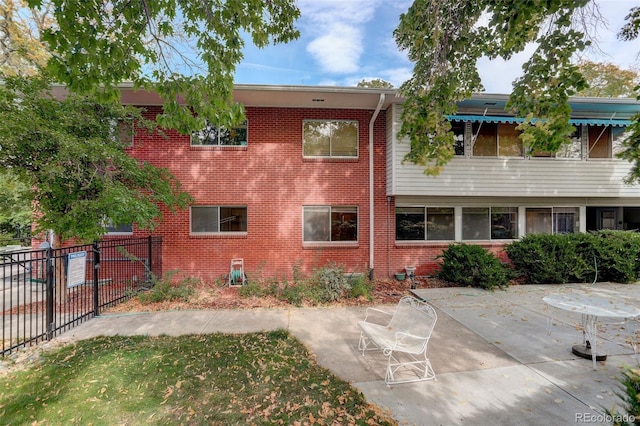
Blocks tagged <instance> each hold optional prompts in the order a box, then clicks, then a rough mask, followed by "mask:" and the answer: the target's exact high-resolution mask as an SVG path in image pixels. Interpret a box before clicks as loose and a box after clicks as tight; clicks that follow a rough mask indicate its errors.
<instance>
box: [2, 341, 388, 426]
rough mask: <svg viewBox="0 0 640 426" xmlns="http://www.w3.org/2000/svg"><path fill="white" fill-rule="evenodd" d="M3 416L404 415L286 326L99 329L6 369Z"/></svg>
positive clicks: (250, 419) (204, 419)
mask: <svg viewBox="0 0 640 426" xmlns="http://www.w3.org/2000/svg"><path fill="white" fill-rule="evenodd" d="M0 419H2V424H3V425H25V424H34V425H35V424H37V425H40V424H83V425H87V424H93V425H114V424H117V425H124V424H126V425H137V424H171V425H173V424H189V425H199V424H203V425H205V424H206V425H210V424H217V425H228V424H284V425H290V424H296V423H299V424H305V423H306V424H314V423H319V424H395V422H394V421H393V420H392V419H391V418H390V417H388V416H387V415H386V414H385V413H382V412H381V411H380V410H379V409H377V408H376V407H374V406H372V405H369V404H368V403H367V402H366V401H365V399H364V396H363V395H362V394H361V393H360V392H359V391H357V390H356V389H354V388H353V387H351V386H350V385H349V384H348V383H347V382H345V381H343V380H341V379H339V378H337V377H335V376H334V375H333V374H331V373H330V372H329V371H328V370H327V369H325V368H322V367H320V366H318V365H317V364H316V363H315V361H313V360H312V359H311V358H310V356H309V353H308V352H307V350H306V349H305V347H304V346H303V345H302V344H301V343H300V342H299V341H297V340H296V339H295V338H293V337H291V336H290V335H289V334H288V333H287V332H286V331H275V332H264V333H253V334H238V335H228V334H210V335H191V336H180V337H169V336H161V337H142V336H134V337H123V336H116V337H98V338H94V339H90V340H83V341H79V342H77V343H75V344H70V345H67V346H64V347H62V348H60V349H57V350H55V351H51V352H49V353H46V354H45V355H44V356H43V357H42V359H41V361H40V362H39V363H38V364H36V365H34V366H32V367H30V368H29V369H27V370H23V371H15V372H13V373H11V374H9V375H7V376H5V377H2V378H0Z"/></svg>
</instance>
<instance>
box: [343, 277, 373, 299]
mask: <svg viewBox="0 0 640 426" xmlns="http://www.w3.org/2000/svg"><path fill="white" fill-rule="evenodd" d="M348 279H350V280H351V290H350V291H349V297H351V298H353V299H357V298H358V297H364V298H366V299H368V300H372V299H373V283H372V282H371V280H369V279H368V278H367V277H366V276H365V275H364V274H352V275H350V276H349V277H348Z"/></svg>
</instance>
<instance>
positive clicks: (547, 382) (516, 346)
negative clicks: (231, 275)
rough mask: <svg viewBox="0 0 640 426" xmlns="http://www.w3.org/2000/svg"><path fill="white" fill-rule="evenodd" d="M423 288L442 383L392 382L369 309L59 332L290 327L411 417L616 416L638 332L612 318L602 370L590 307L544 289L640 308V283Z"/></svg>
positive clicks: (528, 420)
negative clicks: (363, 323)
mask: <svg viewBox="0 0 640 426" xmlns="http://www.w3.org/2000/svg"><path fill="white" fill-rule="evenodd" d="M414 292H415V294H416V295H417V296H419V297H421V298H424V299H426V300H428V301H429V303H431V304H432V305H433V306H435V307H436V309H437V312H438V323H437V324H436V328H435V331H434V335H433V337H432V339H431V341H430V344H429V345H430V347H429V358H430V359H431V363H432V365H433V368H434V370H435V372H436V377H437V381H430V382H419V383H412V384H402V385H395V386H392V387H388V386H386V385H385V383H384V380H383V379H384V371H385V358H384V357H382V356H381V355H380V354H379V353H377V352H368V353H367V354H366V356H362V355H361V353H360V352H358V350H357V344H358V337H359V331H358V327H357V325H356V323H357V321H358V320H360V319H362V318H363V317H364V313H365V308H338V307H335V308H334V307H332V308H291V309H253V310H210V311H172V312H154V313H139V314H113V315H103V316H100V317H98V318H95V319H92V320H90V321H88V322H86V323H84V324H82V325H80V326H79V327H77V328H75V329H73V330H71V331H68V332H66V333H65V334H63V335H62V336H60V337H59V338H61V339H68V338H78V339H84V338H89V337H93V336H97V335H116V334H121V335H136V334H142V335H161V334H167V335H179V334H192V333H215V332H224V333H245V332H253V331H261V330H274V329H287V330H289V331H290V332H291V333H292V334H293V335H294V336H296V337H297V338H298V339H300V340H301V341H302V342H304V344H305V345H307V347H308V348H309V349H310V350H311V351H312V352H313V353H314V354H315V356H316V358H317V362H318V363H319V364H320V365H322V366H324V367H326V368H328V369H330V370H331V371H332V372H334V373H335V374H336V375H338V376H340V377H342V378H343V379H345V380H347V381H349V382H351V383H353V385H354V386H355V387H357V388H358V389H360V390H361V391H362V392H363V393H364V395H365V396H366V398H367V399H368V400H369V401H370V402H372V403H374V404H378V405H380V406H382V407H387V408H388V409H389V410H390V411H391V413H392V415H393V416H394V418H396V419H397V420H398V421H399V423H400V424H415V425H456V424H464V425H487V424H492V425H514V424H518V425H541V424H544V425H566V424H580V423H589V424H610V422H607V419H606V418H604V415H603V408H611V407H613V406H614V405H615V404H619V403H620V401H619V399H618V397H616V396H615V394H614V391H617V390H618V388H619V383H618V381H617V379H618V378H619V377H620V374H621V371H622V368H623V367H624V366H629V365H635V364H637V360H636V356H635V355H634V351H633V348H632V347H631V346H630V345H628V344H627V343H626V341H628V340H629V333H628V332H627V330H626V329H625V328H624V327H623V326H622V325H620V324H605V323H604V322H601V323H600V327H599V329H600V331H599V339H598V347H599V348H603V350H604V353H606V354H607V355H608V358H607V360H606V361H604V362H599V363H598V366H597V369H596V370H594V369H593V366H592V363H591V361H590V360H586V359H582V358H578V357H576V356H574V355H573V354H572V353H571V346H572V345H575V344H579V343H582V332H581V331H580V316H579V315H576V314H573V313H570V312H564V311H559V310H556V309H554V308H549V307H547V306H546V305H545V304H544V302H543V301H542V297H543V296H545V295H547V294H550V293H558V292H561V293H570V292H582V293H592V294H594V295H598V296H601V297H608V298H620V299H623V300H625V301H627V302H628V303H629V304H632V305H636V306H640V285H618V284H597V285H563V286H557V285H553V286H551V285H549V286H514V287H511V288H509V289H508V290H506V291H495V292H489V291H484V290H478V289H472V288H442V289H418V290H415V291H414ZM383 308H389V309H391V308H392V307H391V306H389V307H383ZM551 317H553V318H554V320H553V322H552V323H551V326H550V327H549V329H550V334H548V333H547V329H548V324H549V323H548V320H549V318H551ZM631 336H632V337H633V338H634V339H633V340H637V338H638V336H637V335H636V334H634V333H632V334H631ZM599 352H600V350H599Z"/></svg>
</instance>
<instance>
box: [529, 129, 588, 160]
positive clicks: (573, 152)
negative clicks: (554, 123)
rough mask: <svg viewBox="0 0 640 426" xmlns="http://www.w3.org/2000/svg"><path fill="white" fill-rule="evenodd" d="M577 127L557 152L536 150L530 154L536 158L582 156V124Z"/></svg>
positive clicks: (575, 157)
mask: <svg viewBox="0 0 640 426" xmlns="http://www.w3.org/2000/svg"><path fill="white" fill-rule="evenodd" d="M575 127H576V130H575V131H574V132H573V133H572V134H571V136H570V137H569V140H568V141H567V143H565V144H562V146H560V148H558V150H557V151H556V152H551V151H534V152H531V153H530V156H531V157H536V158H540V157H542V158H553V157H555V158H573V159H580V158H582V126H580V125H576V126H575Z"/></svg>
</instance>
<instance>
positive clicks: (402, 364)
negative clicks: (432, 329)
mask: <svg viewBox="0 0 640 426" xmlns="http://www.w3.org/2000/svg"><path fill="white" fill-rule="evenodd" d="M385 355H387V353H385ZM423 355H424V359H418V358H417V357H416V356H414V355H413V354H408V353H400V354H398V355H397V356H396V355H395V354H394V352H393V351H389V352H388V355H387V357H388V362H387V372H386V374H385V378H384V381H385V383H386V384H387V385H393V384H399V383H412V382H420V381H424V380H437V379H436V374H435V372H434V371H433V367H432V366H431V362H430V361H429V358H428V357H427V352H426V351H425V352H424V353H423ZM398 356H406V357H409V359H410V360H408V361H401V360H399V359H398ZM399 371H401V372H407V374H409V375H411V376H409V377H402V378H396V373H397V372H399ZM413 375H415V376H413Z"/></svg>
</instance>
